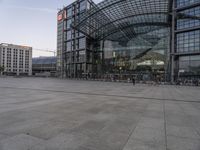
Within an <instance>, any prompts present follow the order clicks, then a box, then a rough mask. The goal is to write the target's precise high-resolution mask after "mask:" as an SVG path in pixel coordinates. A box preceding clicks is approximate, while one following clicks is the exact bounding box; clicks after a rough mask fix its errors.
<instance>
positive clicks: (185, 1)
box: [176, 0, 199, 7]
mask: <svg viewBox="0 0 200 150" xmlns="http://www.w3.org/2000/svg"><path fill="white" fill-rule="evenodd" d="M198 2H199V0H176V5H177V7H183V6H188V5H191V4H194V3H198Z"/></svg>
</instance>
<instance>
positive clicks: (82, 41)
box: [78, 38, 86, 49]
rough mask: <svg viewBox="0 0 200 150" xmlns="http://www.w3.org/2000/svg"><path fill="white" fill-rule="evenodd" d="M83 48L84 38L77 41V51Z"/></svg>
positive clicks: (84, 44)
mask: <svg viewBox="0 0 200 150" xmlns="http://www.w3.org/2000/svg"><path fill="white" fill-rule="evenodd" d="M85 46H86V40H85V38H81V39H79V44H78V48H79V49H85Z"/></svg>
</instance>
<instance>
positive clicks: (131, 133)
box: [121, 104, 149, 150]
mask: <svg viewBox="0 0 200 150" xmlns="http://www.w3.org/2000/svg"><path fill="white" fill-rule="evenodd" d="M148 105H149V104H146V107H145V108H144V111H143V113H142V114H141V116H140V118H139V119H138V122H137V124H136V126H135V127H134V128H133V129H132V130H131V132H130V134H129V136H128V139H127V141H126V143H125V144H124V145H123V147H122V149H121V150H124V148H125V147H126V145H127V143H128V141H129V140H130V138H131V136H132V135H133V134H134V132H135V129H136V127H137V125H138V124H139V122H140V121H141V119H142V116H143V115H144V112H145V110H146V109H147V106H148Z"/></svg>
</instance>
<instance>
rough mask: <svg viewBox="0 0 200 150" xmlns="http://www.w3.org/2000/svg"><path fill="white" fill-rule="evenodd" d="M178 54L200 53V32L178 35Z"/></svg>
mask: <svg viewBox="0 0 200 150" xmlns="http://www.w3.org/2000/svg"><path fill="white" fill-rule="evenodd" d="M177 52H180V53H182V52H200V30H195V31H190V32H183V33H179V34H177Z"/></svg>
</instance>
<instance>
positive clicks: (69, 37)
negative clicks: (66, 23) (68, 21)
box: [67, 30, 72, 40]
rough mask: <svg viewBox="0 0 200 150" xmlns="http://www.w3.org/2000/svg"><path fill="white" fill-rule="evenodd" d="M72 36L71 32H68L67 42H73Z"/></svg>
mask: <svg viewBox="0 0 200 150" xmlns="http://www.w3.org/2000/svg"><path fill="white" fill-rule="evenodd" d="M71 36H72V32H71V30H70V31H67V40H71Z"/></svg>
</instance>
